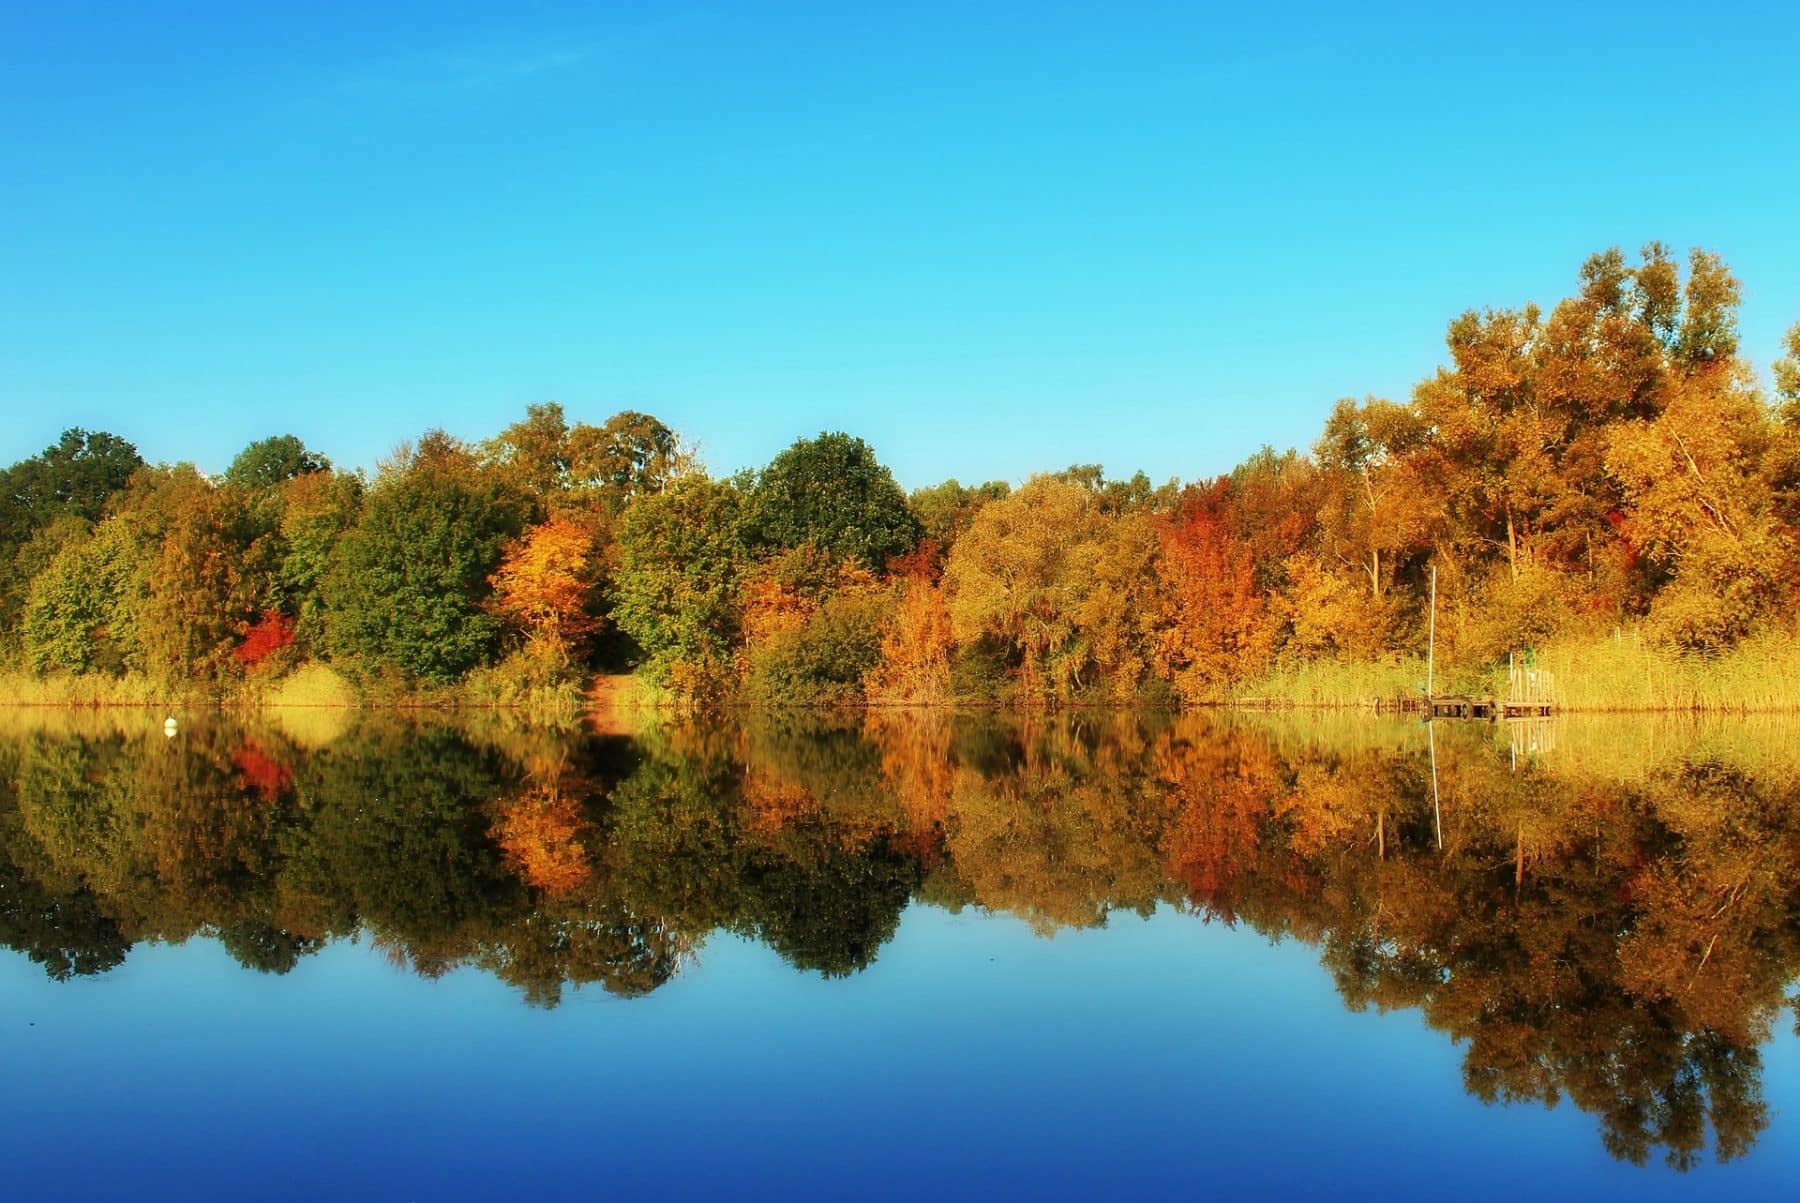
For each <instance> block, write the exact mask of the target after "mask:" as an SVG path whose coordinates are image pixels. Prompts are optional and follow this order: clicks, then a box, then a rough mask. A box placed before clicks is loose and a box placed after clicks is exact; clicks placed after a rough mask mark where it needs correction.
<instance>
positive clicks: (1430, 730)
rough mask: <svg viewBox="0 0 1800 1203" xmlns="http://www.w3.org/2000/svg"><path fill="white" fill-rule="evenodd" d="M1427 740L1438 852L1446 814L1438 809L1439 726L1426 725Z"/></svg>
mask: <svg viewBox="0 0 1800 1203" xmlns="http://www.w3.org/2000/svg"><path fill="white" fill-rule="evenodd" d="M1425 731H1426V733H1427V735H1426V738H1428V739H1429V740H1430V741H1431V826H1432V828H1433V829H1434V830H1436V832H1437V846H1438V850H1439V851H1440V852H1441V851H1443V847H1444V812H1443V811H1442V810H1441V809H1439V807H1438V784H1437V724H1436V723H1426V724H1425Z"/></svg>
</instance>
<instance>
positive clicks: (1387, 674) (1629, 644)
mask: <svg viewBox="0 0 1800 1203" xmlns="http://www.w3.org/2000/svg"><path fill="white" fill-rule="evenodd" d="M1533 657H1534V663H1535V665H1536V666H1537V667H1538V668H1540V669H1545V670H1548V671H1549V672H1550V673H1552V674H1554V675H1555V679H1556V687H1555V699H1556V703H1557V707H1558V709H1559V710H1562V711H1565V712H1569V713H1612V712H1616V713H1626V712H1641V713H1675V712H1683V713H1685V712H1704V713H1719V714H1749V713H1780V712H1800V636H1797V635H1796V633H1795V632H1793V631H1791V630H1786V629H1776V630H1767V631H1764V632H1762V633H1760V634H1758V635H1756V636H1754V637H1752V638H1750V639H1746V640H1745V641H1744V642H1742V643H1740V644H1738V645H1737V646H1736V647H1734V648H1733V649H1732V650H1731V651H1729V652H1727V653H1725V654H1723V655H1719V656H1711V657H1707V656H1699V655H1693V654H1684V653H1681V652H1677V651H1674V650H1672V649H1669V648H1665V647H1659V646H1657V645H1654V644H1652V643H1650V642H1648V641H1646V640H1644V639H1643V638H1642V637H1640V636H1638V635H1637V634H1635V633H1633V632H1630V631H1619V632H1616V633H1613V634H1608V635H1590V636H1564V637H1559V638H1556V639H1552V640H1549V641H1547V642H1546V643H1544V644H1543V645H1541V646H1539V647H1537V648H1536V649H1534V652H1533ZM503 667H504V666H501V667H497V668H496V669H493V670H486V671H483V672H477V673H474V674H471V675H470V676H469V677H468V678H467V679H465V680H464V681H462V682H460V683H458V684H456V685H450V686H435V687H422V686H419V685H416V684H409V683H405V682H400V681H388V682H383V681H365V682H352V681H351V680H350V679H349V678H347V677H345V676H343V675H342V674H340V673H338V672H336V671H334V670H333V669H331V668H329V667H327V666H325V665H323V664H306V665H302V666H301V667H300V668H298V669H296V670H295V671H293V672H291V673H288V674H286V675H285V676H282V677H279V678H276V679H273V680H270V681H266V682H255V681H252V682H245V683H240V684H237V685H234V686H230V687H227V688H223V689H220V688H216V687H215V688H201V687H196V688H190V689H186V690H183V689H181V688H178V687H171V686H168V685H164V684H158V683H155V682H152V681H150V680H148V679H146V678H143V677H132V676H127V677H102V676H76V677H70V676H61V677H35V676H31V675H29V674H25V673H19V672H12V673H0V705H13V706H54V707H114V706H117V707H126V706H136V707H169V708H176V707H183V706H197V705H199V706H207V705H216V706H222V707H225V708H227V709H246V710H264V709H267V710H302V709H339V710H348V709H355V708H367V709H396V710H400V709H435V710H478V711H491V712H494V713H496V714H505V715H506V716H508V721H509V722H513V723H523V724H526V725H531V726H572V725H575V724H576V723H579V722H581V721H583V719H586V720H587V721H589V722H590V723H592V724H595V725H596V726H598V727H599V728H600V729H603V730H621V731H624V730H631V729H634V728H635V726H636V725H637V723H638V721H639V717H638V716H641V715H643V714H645V713H649V712H657V711H664V710H668V709H671V708H672V707H674V701H675V699H673V698H672V697H671V696H670V695H669V694H668V693H667V692H666V691H663V690H660V689H658V688H657V687H656V686H654V685H652V684H650V683H649V682H648V681H645V680H643V679H641V678H639V677H636V676H631V675H621V676H602V677H596V678H593V679H592V680H591V681H589V682H587V683H586V684H585V685H584V684H578V683H576V682H574V681H569V680H554V679H546V678H545V677H542V676H539V677H533V676H531V675H527V674H519V673H514V672H507V671H502V668H503ZM1425 677H1426V666H1425V660H1424V658H1423V657H1398V658H1394V659H1391V660H1382V661H1371V660H1317V661H1312V662H1310V663H1305V664H1298V665H1292V666H1288V667H1284V668H1281V669H1278V670H1276V671H1274V672H1271V673H1268V674H1266V675H1264V676H1263V677H1260V678H1258V679H1256V680H1253V681H1248V682H1245V683H1244V684H1242V685H1241V686H1239V687H1238V688H1236V689H1234V690H1233V691H1232V692H1231V695H1230V697H1229V698H1227V699H1225V702H1226V704H1228V705H1231V706H1235V707H1238V708H1242V709H1359V710H1367V709H1372V708H1373V707H1374V706H1375V705H1376V703H1377V702H1381V701H1388V700H1393V699H1398V698H1416V697H1418V696H1419V695H1420V694H1421V692H1422V691H1423V689H1424V685H1425ZM1435 685H1436V692H1438V693H1439V694H1450V693H1467V694H1474V695H1477V696H1491V697H1501V696H1504V695H1505V693H1506V686H1507V678H1506V668H1505V666H1504V665H1500V666H1468V665H1458V664H1456V663H1454V662H1446V661H1445V660H1440V661H1439V663H1438V665H1437V670H1436V678H1435ZM995 704H996V705H1000V706H1001V708H1005V706H1004V703H995ZM796 708H798V709H806V708H807V707H804V706H800V707H796ZM955 708H956V707H949V709H955Z"/></svg>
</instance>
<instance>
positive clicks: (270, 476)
mask: <svg viewBox="0 0 1800 1203" xmlns="http://www.w3.org/2000/svg"><path fill="white" fill-rule="evenodd" d="M330 468H331V461H330V460H328V459H326V458H325V457H324V456H322V455H320V454H319V453H318V452H316V451H308V450H307V449H306V444H305V443H302V442H301V441H300V440H299V439H298V438H296V437H295V436H294V435H291V434H278V435H275V436H273V437H271V438H266V439H259V440H258V441H256V442H254V443H252V444H250V445H249V446H248V447H246V448H244V449H243V450H242V451H240V452H238V456H237V458H236V459H234V460H232V461H231V467H229V468H227V469H225V480H226V481H227V482H228V483H230V484H234V485H240V486H242V487H244V488H247V489H273V488H276V487H277V486H279V485H281V484H283V483H285V482H287V481H290V480H292V479H294V478H295V477H296V476H307V475H310V474H311V473H314V472H325V471H329V470H330Z"/></svg>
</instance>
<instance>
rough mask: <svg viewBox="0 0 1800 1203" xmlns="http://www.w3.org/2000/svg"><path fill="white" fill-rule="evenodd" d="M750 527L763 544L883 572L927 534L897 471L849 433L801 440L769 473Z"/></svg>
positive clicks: (761, 479)
mask: <svg viewBox="0 0 1800 1203" xmlns="http://www.w3.org/2000/svg"><path fill="white" fill-rule="evenodd" d="M750 525H751V529H752V530H753V531H754V533H755V540H756V542H757V543H758V544H760V545H762V546H765V547H773V548H793V547H799V546H800V545H801V544H803V543H812V544H813V545H814V546H816V547H819V548H821V549H822V550H824V551H826V552H828V553H830V554H831V556H832V557H833V558H834V559H839V560H843V559H850V558H855V559H857V560H860V561H862V563H863V564H865V565H867V566H868V567H869V568H871V569H874V570H875V571H877V572H879V571H881V570H883V569H884V568H886V567H887V563H888V561H889V560H891V559H893V558H894V557H896V556H902V555H905V554H906V553H907V552H909V551H911V550H912V549H913V548H914V547H915V546H917V544H918V542H919V539H920V537H921V536H922V534H923V533H924V532H923V529H922V528H921V527H920V525H919V520H918V519H917V518H915V517H914V516H913V513H912V511H911V510H910V509H909V508H908V507H907V504H906V495H905V494H904V493H902V492H901V491H900V486H899V485H897V484H895V483H894V475H893V473H891V472H889V471H888V470H887V469H886V468H884V467H882V466H881V463H880V462H879V461H878V460H877V459H876V458H875V452H874V451H873V450H871V449H870V447H869V445H868V444H867V443H865V442H863V441H862V440H861V439H857V438H852V437H850V436H849V435H847V434H841V433H833V434H821V435H820V436H819V437H818V438H816V439H801V440H800V441H799V442H797V443H795V444H794V445H793V446H792V447H789V448H788V449H787V450H786V451H783V452H782V453H781V454H780V455H778V456H776V457H775V459H774V460H773V461H772V462H771V463H770V464H769V466H768V467H767V468H764V469H763V471H762V473H761V475H760V476H758V477H757V481H756V489H755V492H754V493H753V494H752V497H751V521H750Z"/></svg>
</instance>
